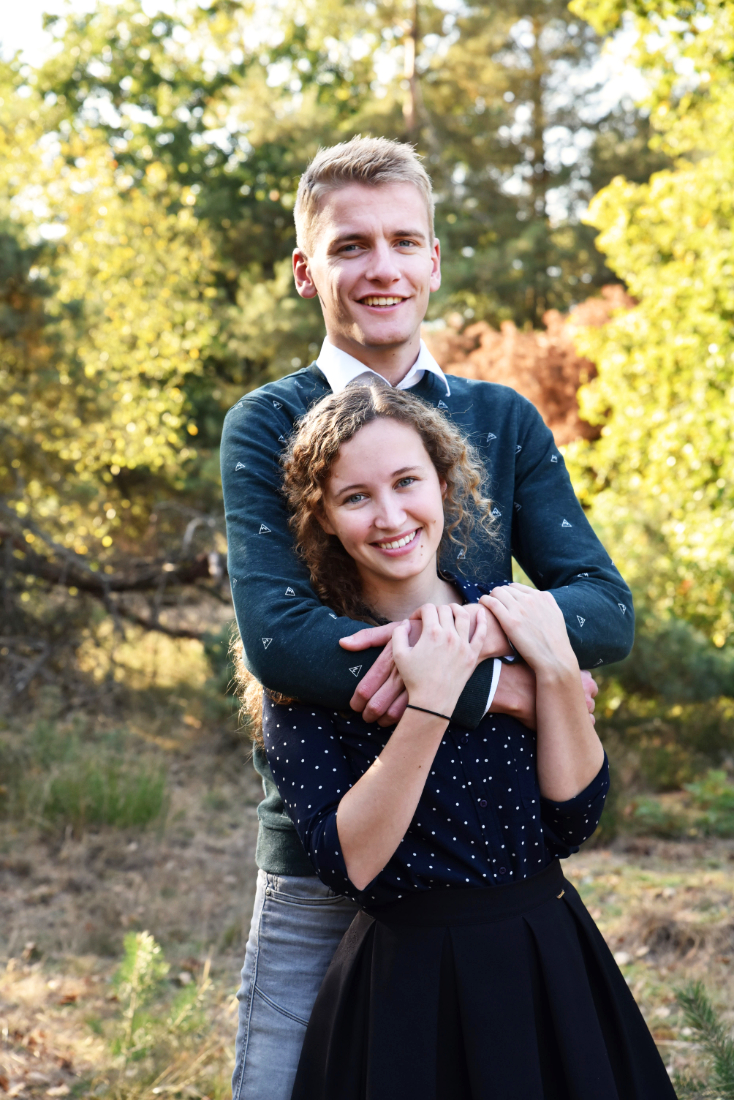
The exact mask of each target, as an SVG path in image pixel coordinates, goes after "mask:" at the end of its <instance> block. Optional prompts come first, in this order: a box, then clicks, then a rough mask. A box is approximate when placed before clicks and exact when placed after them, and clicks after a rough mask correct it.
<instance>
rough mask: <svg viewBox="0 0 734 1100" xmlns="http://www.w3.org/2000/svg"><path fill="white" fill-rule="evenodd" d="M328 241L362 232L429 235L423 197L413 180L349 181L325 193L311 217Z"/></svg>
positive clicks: (319, 231)
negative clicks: (384, 181)
mask: <svg viewBox="0 0 734 1100" xmlns="http://www.w3.org/2000/svg"><path fill="white" fill-rule="evenodd" d="M314 221H315V223H316V224H315V226H314V228H316V227H317V232H318V234H319V235H321V234H324V235H326V236H327V237H328V238H329V239H330V240H333V239H335V238H341V237H345V238H348V237H350V236H355V237H357V236H362V235H364V234H373V233H380V234H382V233H387V234H389V235H392V234H394V233H411V234H421V235H422V236H424V237H425V238H426V239H428V237H429V236H430V226H429V221H428V210H427V208H426V200H425V198H424V196H423V195H422V194H421V192H420V191H419V190H418V188H417V187H415V186H414V185H413V184H412V183H406V182H402V181H401V182H398V183H383V184H375V185H368V184H361V183H348V184H345V185H344V186H343V187H339V188H335V189H334V190H333V191H329V192H327V194H325V195H324V197H323V198H322V199H321V201H320V202H319V206H318V213H317V214H316V217H315V219H314Z"/></svg>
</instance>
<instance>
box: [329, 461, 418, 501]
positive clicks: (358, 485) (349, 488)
mask: <svg viewBox="0 0 734 1100" xmlns="http://www.w3.org/2000/svg"><path fill="white" fill-rule="evenodd" d="M424 468H425V467H423V466H421V465H420V463H416V465H415V466H401V467H400V469H399V470H393V472H392V473H391V474H390V477H400V476H401V475H404V474H407V473H408V472H409V471H410V470H423V469H424ZM364 488H366V486H365V484H364V482H363V481H360V482H355V484H354V485H345V486H344V488H343V489H337V491H336V494H335V495H336V496H338V497H340V496H341V495H342V494H343V493H353V492H354V490H355V489H364Z"/></svg>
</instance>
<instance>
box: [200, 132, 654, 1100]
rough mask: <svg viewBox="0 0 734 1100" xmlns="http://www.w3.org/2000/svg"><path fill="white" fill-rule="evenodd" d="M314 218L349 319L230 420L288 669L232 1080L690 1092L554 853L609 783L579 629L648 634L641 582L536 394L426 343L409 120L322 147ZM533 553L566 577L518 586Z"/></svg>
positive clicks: (267, 769) (238, 511) (335, 1093)
mask: <svg viewBox="0 0 734 1100" xmlns="http://www.w3.org/2000/svg"><path fill="white" fill-rule="evenodd" d="M296 225H297V230H298V248H297V249H296V252H295V254H294V271H295V277H296V283H297V286H298V290H299V292H300V293H301V294H302V295H303V296H305V297H314V296H316V295H318V296H319V299H320V302H321V306H322V309H323V312H324V318H325V321H326V329H327V339H326V341H325V343H324V346H323V348H322V351H321V354H320V356H319V359H318V360H317V363H316V364H313V365H312V366H311V367H309V368H307V369H305V370H302V371H298V372H297V373H295V374H294V375H291V376H289V377H288V378H285V379H282V380H280V381H278V382H275V383H272V384H269V385H268V386H265V387H263V388H262V389H261V390H258V391H256V392H255V393H252V394H249V395H248V396H247V397H246V398H243V400H242V401H241V402H238V404H237V405H236V406H235V407H234V409H233V410H231V412H230V413H229V414H228V417H227V421H226V426H225V433H224V437H223V444H222V467H223V480H224V489H225V503H226V509H227V522H228V534H229V550H230V573H231V578H232V585H233V592H234V598H235V605H236V610H237V617H238V623H239V626H240V631H241V634H242V639H243V642H244V650H245V653H246V659H247V664H248V666H249V669H250V672H251V673H252V674H254V675H255V676H256V677H257V678H258V679H259V680H260V681H261V682H262V683H263V684H264V685H265V687H266V689H268V690H267V692H266V694H265V698H264V699H263V700H262V708H263V734H262V740H261V743H260V744H257V745H256V747H255V754H254V757H255V764H256V767H257V769H258V771H260V772H261V774H262V776H263V782H264V787H265V799H264V801H263V803H261V806H260V809H259V815H260V832H259V836H258V850H257V862H258V866H259V868H260V872H259V876H258V891H257V895H256V901H255V911H254V914H253V921H252V927H251V931H250V937H249V940H248V945H247V953H246V958H245V965H244V968H243V974H242V987H241V989H240V993H239V998H240V1021H239V1023H240V1026H239V1031H238V1037H237V1055H236V1067H235V1073H234V1078H233V1091H234V1096H235V1100H260V1098H261V1097H262V1098H268V1100H279V1098H281V1097H282V1098H283V1100H286V1098H287V1097H289V1096H291V1095H293V1096H295V1097H304V1098H305V1097H313V1098H316V1097H319V1098H320V1097H324V1098H327V1097H334V1098H336V1097H339V1098H340V1100H341V1098H344V1100H346V1098H348V1097H352V1096H354V1097H355V1098H356V1097H362V1096H365V1097H370V1098H371V1097H374V1098H375V1100H388V1098H389V1097H392V1096H393V1095H394V1096H395V1097H397V1096H398V1095H400V1096H401V1097H402V1096H415V1097H421V1098H423V1097H426V1098H427V1097H436V1100H439V1098H441V1100H443V1098H448V1097H452V1098H453V1097H457V1098H461V1097H466V1098H470V1097H471V1098H484V1097H497V1098H498V1100H505V1098H507V1100H509V1098H510V1097H517V1098H518V1100H520V1098H522V1100H526V1098H527V1100H530V1098H535V1097H538V1098H541V1097H558V1098H561V1097H564V1098H565V1097H572V1096H573V1097H579V1098H582V1100H586V1098H587V1097H588V1098H589V1100H592V1098H594V1100H605V1098H606V1097H609V1098H610V1100H612V1098H620V1100H621V1098H622V1097H624V1098H625V1100H626V1098H627V1097H631V1098H632V1097H640V1098H642V1097H646V1098H647V1097H649V1098H657V1097H661V1098H662V1097H670V1096H673V1095H674V1094H673V1091H672V1088H671V1086H670V1084H669V1082H668V1080H667V1075H666V1074H665V1071H664V1068H663V1066H662V1063H661V1062H660V1059H659V1057H658V1055H657V1053H656V1051H655V1048H654V1044H653V1043H652V1039H651V1038H650V1036H649V1033H648V1032H647V1030H646V1028H645V1025H644V1022H643V1021H642V1018H641V1016H640V1015H639V1012H638V1010H637V1008H636V1006H635V1004H634V1001H633V1000H632V998H631V995H630V994H629V992H628V990H627V988H626V986H625V984H624V981H623V979H622V978H621V975H620V974H619V971H618V970H617V968H616V966H615V964H614V962H613V960H612V959H611V956H610V955H609V952H608V950H607V949H606V947H605V945H604V943H603V940H602V939H601V937H600V935H599V933H598V931H597V930H596V928H595V926H594V924H593V922H592V921H591V918H590V917H589V916H588V914H587V913H586V911H585V909H584V908H583V905H582V904H581V902H580V900H579V899H578V896H577V895H576V893H575V891H574V890H573V888H572V887H571V886H570V885H569V884H568V883H566V882H565V880H564V879H563V876H562V874H561V871H560V864H559V863H558V859H557V857H558V856H561V855H567V854H569V853H570V852H571V851H573V850H575V847H576V846H577V845H578V843H580V842H581V841H582V840H583V839H585V838H586V837H587V836H588V835H590V833H591V832H592V831H593V829H594V827H595V825H596V822H597V821H598V817H599V814H600V812H601V807H602V805H603V800H604V795H605V793H606V788H607V785H608V779H607V770H606V761H605V758H604V754H603V750H602V748H601V745H600V743H599V741H598V738H597V736H596V734H595V732H594V729H593V725H592V722H591V720H590V719H589V718H588V715H587V704H588V706H589V709H593V702H592V701H591V700H588V699H587V700H585V699H584V691H583V689H582V679H581V677H580V676H579V671H578V659H579V658H580V659H581V660H582V662H583V663H584V664H590V665H595V664H601V663H603V662H604V661H609V660H617V659H619V658H620V657H621V656H623V655H624V654H625V653H626V652H627V651H628V649H629V646H630V644H631V638H632V622H631V616H632V611H631V598H630V595H629V592H628V590H627V588H626V587H625V585H624V583H623V581H622V579H621V577H620V576H619V574H618V572H617V571H616V570H615V569H614V567H613V566H612V564H611V562H610V561H609V558H608V556H607V555H606V554H605V552H604V550H603V548H602V547H601V546H600V544H599V542H598V541H597V539H596V537H595V536H594V534H593V532H592V531H591V528H590V527H589V525H588V523H587V522H586V520H585V518H584V516H583V513H582V511H581V509H580V507H579V505H578V503H577V501H576V499H575V497H574V494H573V491H572V489H571V487H570V483H569V480H568V477H567V475H566V473H565V469H564V467H563V461H562V459H561V457H560V456H559V455H558V453H557V451H556V449H555V447H554V445H553V440H552V437H551V435H550V433H549V432H548V431H547V429H546V428H545V427H544V425H543V424H542V421H541V420H540V418H539V416H538V415H537V413H536V412H535V410H534V409H533V408H532V406H530V405H529V404H528V403H527V402H526V401H524V400H523V399H522V398H520V397H518V396H517V395H516V394H515V393H514V392H512V391H510V390H507V389H504V388H502V387H498V386H491V385H488V384H484V383H476V382H468V381H466V380H463V379H459V378H452V379H451V380H450V381H449V380H448V379H447V378H446V377H445V376H444V375H443V373H442V372H441V370H440V368H439V367H438V365H437V364H436V363H435V361H434V360H432V358H431V357H430V356H429V355H428V352H427V351H426V349H425V347H423V345H421V343H420V323H421V321H422V319H423V317H424V315H425V311H426V308H427V303H428V298H429V294H430V293H431V291H432V290H436V289H437V288H438V285H439V282H440V268H439V246H438V242H437V241H436V240H435V238H434V236H433V199H432V195H431V189H430V182H429V180H428V177H427V176H426V174H425V172H424V170H423V168H422V167H421V165H420V162H419V161H418V159H417V157H415V155H414V154H413V152H412V150H411V149H410V148H409V147H407V146H403V145H399V144H396V143H392V142H388V141H385V140H383V139H374V140H373V139H354V140H353V141H351V142H348V143H346V144H344V145H342V146H337V147H335V148H333V149H330V150H326V151H322V152H321V153H320V154H319V155H318V156H317V157H316V158H315V160H314V162H313V163H312V164H311V166H310V167H309V169H308V170H307V172H306V173H305V174H304V176H303V178H302V180H301V184H300V187H299V193H298V199H297V204H296ZM355 380H356V383H355ZM370 380H371V384H369V385H365V384H364V383H365V382H367V381H370ZM351 383H355V384H351ZM309 410H310V411H309ZM304 416H305V417H306V418H305V420H302V418H303V417H304ZM297 421H302V422H301V423H300V424H299V427H298V429H297V431H296V434H295V435H294V434H293V432H294V425H295V424H296V422H297ZM482 467H483V469H482ZM485 471H486V472H487V475H488V480H487V479H486V477H485ZM284 476H285V481H284V480H283V478H284ZM487 486H489V492H488V494H487V495H490V496H491V504H490V503H489V502H488V501H487V500H486V499H485V496H484V492H485V491H486V489H487ZM296 545H298V547H299V551H300V552H299V553H297V552H296V550H295V546H296ZM512 554H514V556H515V557H516V558H517V559H518V561H519V562H520V564H521V565H522V566H523V568H524V569H525V570H526V572H527V573H528V575H529V576H530V577H531V578H532V580H533V581H534V582H535V583H536V584H537V585H538V587H539V588H542V589H545V590H546V591H545V592H540V593H538V592H533V591H531V590H529V589H524V588H521V587H516V586H512V587H510V586H508V584H507V582H508V580H509V579H510V578H511V575H512V574H511V555H512ZM564 620H565V621H564ZM366 623H373V624H376V625H374V626H372V627H369V628H367V629H364V627H365V624H366ZM515 652H517V653H519V654H521V655H522V657H523V658H524V659H525V660H524V661H517V660H516V661H511V660H510V659H511V658H512V657H513V656H514V654H515ZM504 662H507V663H504ZM355 688H356V690H355ZM592 693H593V687H591V686H590V685H589V683H588V680H587V694H588V695H591V694H592ZM251 694H252V692H251ZM536 703H537V715H536ZM350 705H351V708H352V709H350ZM359 712H361V714H360V713H359ZM535 728H537V743H536V737H535V736H534V734H533V733H531V729H535ZM281 796H282V797H281ZM312 865H313V866H312ZM313 868H316V869H317V873H318V878H317V877H315V876H314V874H313ZM447 887H448V889H447ZM347 929H349V932H348V934H347V935H346V936H344V935H343V934H344V933H345V932H346V931H347ZM342 937H343V938H342ZM340 941H341V942H340ZM337 947H338V951H337ZM335 952H336V954H335ZM332 957H333V961H332ZM330 963H331V965H329V964H330ZM327 969H328V973H327ZM325 975H326V977H325ZM322 982H323V984H322ZM320 987H321V991H320V993H319V988H320ZM317 994H318V997H317ZM309 1020H310V1023H309ZM307 1025H308V1026H307ZM304 1040H305V1042H304ZM301 1048H303V1049H301ZM301 1055H302V1056H301ZM299 1058H300V1065H299ZM297 1067H298V1068H297ZM294 1082H295V1083H294Z"/></svg>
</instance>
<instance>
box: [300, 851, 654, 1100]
mask: <svg viewBox="0 0 734 1100" xmlns="http://www.w3.org/2000/svg"><path fill="white" fill-rule="evenodd" d="M293 1100H675V1092H674V1090H673V1087H672V1085H671V1083H670V1079H669V1077H668V1074H667V1072H666V1070H665V1067H664V1066H663V1063H662V1060H661V1058H660V1055H659V1054H658V1052H657V1049H656V1047H655V1043H654V1042H653V1039H652V1036H651V1035H650V1032H649V1031H648V1028H647V1025H646V1024H645V1021H644V1020H643V1018H642V1015H641V1013H640V1010H639V1009H638V1007H637V1005H636V1004H635V1000H634V998H633V996H632V994H631V993H630V991H629V989H628V988H627V985H626V983H625V980H624V978H623V977H622V975H621V973H620V971H619V968H618V966H617V964H616V963H615V961H614V959H613V957H612V954H611V952H610V951H609V948H608V947H607V945H606V943H605V942H604V939H603V937H602V935H601V933H600V932H599V929H598V928H597V927H596V925H595V924H594V922H593V920H592V919H591V917H590V916H589V913H588V912H587V910H586V908H585V906H584V904H583V902H582V901H581V898H580V897H579V895H578V893H577V892H576V890H575V889H574V887H573V886H572V885H571V884H570V883H569V882H568V881H567V880H566V879H565V878H564V877H563V872H562V871H561V867H560V864H559V863H558V862H557V861H554V862H553V863H552V864H550V866H548V867H547V868H546V869H545V870H544V871H542V872H541V873H540V874H539V875H535V876H534V877H533V878H530V879H524V880H523V881H521V882H516V883H510V884H509V885H507V886H499V887H489V888H487V889H471V890H457V889H446V890H434V891H427V892H425V893H421V894H415V895H411V896H410V897H408V898H405V899H403V900H401V901H398V902H395V903H394V904H392V905H389V906H383V907H382V908H381V909H380V910H379V912H378V911H375V912H373V913H367V912H361V913H359V914H358V915H357V916H356V917H355V919H354V921H353V922H352V924H351V926H350V928H349V929H348V931H347V932H346V934H345V936H344V938H343V939H342V941H341V944H340V945H339V948H338V949H337V951H336V954H335V956H334V959H333V961H332V963H331V965H330V967H329V970H328V971H327V974H326V977H325V978H324V981H323V984H322V986H321V990H320V992H319V995H318V997H317V999H316V1003H315V1005H314V1009H313V1012H312V1014H311V1019H310V1022H309V1025H308V1029H307V1032H306V1038H305V1042H304V1045H303V1052H302V1054H301V1060H300V1063H299V1066H298V1073H297V1075H296V1082H295V1086H294V1089H293Z"/></svg>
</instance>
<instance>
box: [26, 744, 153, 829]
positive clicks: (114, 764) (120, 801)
mask: <svg viewBox="0 0 734 1100" xmlns="http://www.w3.org/2000/svg"><path fill="white" fill-rule="evenodd" d="M167 806H168V798H167V794H166V777H165V774H164V773H163V772H162V771H161V770H159V769H157V770H152V771H151V770H149V769H146V768H140V767H139V766H138V767H133V766H129V765H128V766H125V765H123V764H121V763H120V762H118V761H116V760H105V759H104V758H103V759H101V760H96V759H91V760H87V761H85V762H84V763H83V764H82V765H81V767H78V766H74V767H69V766H67V767H65V768H63V769H62V770H60V771H59V772H58V773H57V774H56V775H54V776H53V778H52V779H51V781H50V783H49V784H48V787H47V791H46V796H45V798H44V800H43V803H42V805H41V809H40V816H41V818H42V819H43V820H44V821H45V822H48V823H49V824H50V825H53V826H56V827H59V828H65V827H66V826H71V828H72V829H73V830H74V832H75V833H76V834H79V833H82V832H83V831H84V830H85V829H86V828H88V827H89V826H100V825H111V826H116V827H117V828H122V829H126V828H136V827H137V828H145V827H146V826H147V825H151V824H152V823H153V822H156V821H161V820H162V819H164V817H165V813H166V810H167Z"/></svg>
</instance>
